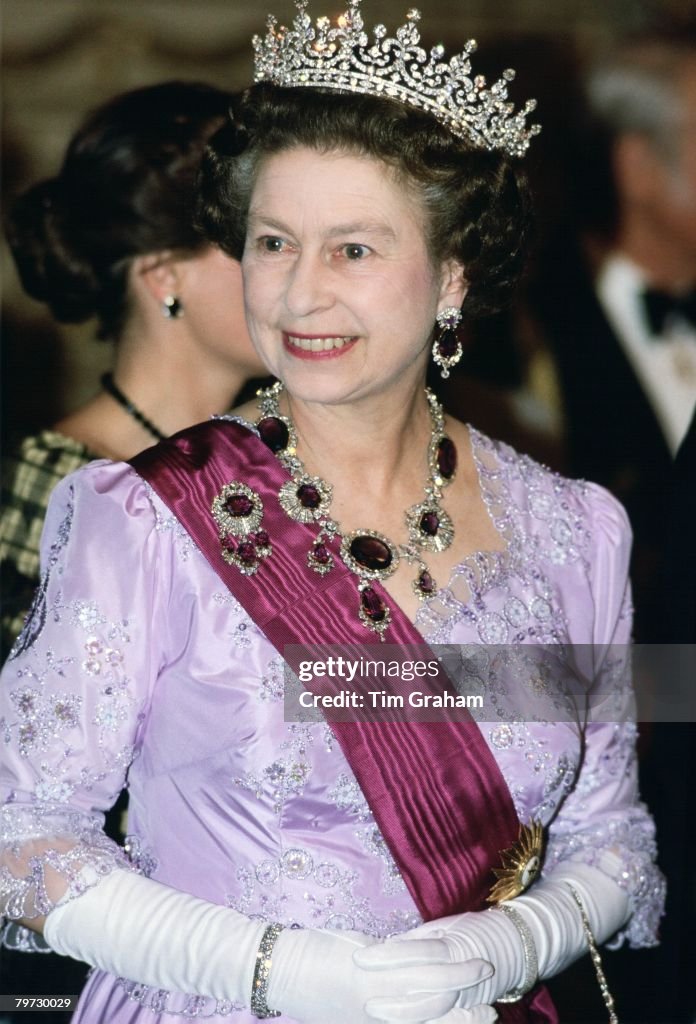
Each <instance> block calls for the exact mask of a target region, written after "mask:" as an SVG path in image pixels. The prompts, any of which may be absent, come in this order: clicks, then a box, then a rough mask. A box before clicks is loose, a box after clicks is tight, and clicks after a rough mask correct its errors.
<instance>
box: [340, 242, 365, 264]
mask: <svg viewBox="0 0 696 1024" xmlns="http://www.w3.org/2000/svg"><path fill="white" fill-rule="evenodd" d="M341 252H342V253H343V255H344V256H345V258H346V259H347V260H362V259H365V257H366V256H368V255H369V253H370V250H369V249H368V247H367V246H366V245H360V244H359V243H358V242H348V243H347V245H344V246H342V247H341Z"/></svg>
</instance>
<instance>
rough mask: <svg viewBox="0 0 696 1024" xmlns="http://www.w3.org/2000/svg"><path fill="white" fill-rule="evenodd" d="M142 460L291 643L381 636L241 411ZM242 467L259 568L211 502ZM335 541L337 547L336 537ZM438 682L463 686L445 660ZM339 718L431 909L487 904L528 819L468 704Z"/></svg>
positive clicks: (377, 814)
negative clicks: (320, 553) (247, 559)
mask: <svg viewBox="0 0 696 1024" xmlns="http://www.w3.org/2000/svg"><path fill="white" fill-rule="evenodd" d="M131 465H132V466H133V468H134V469H135V470H136V472H137V473H138V474H139V475H140V476H141V477H142V478H143V479H144V480H146V481H147V482H148V483H149V484H150V485H151V486H152V488H153V489H154V490H155V491H156V493H157V494H158V495H159V497H160V498H161V499H162V500H163V501H164V503H165V504H166V505H167V506H168V508H169V509H171V511H172V512H173V514H174V515H175V516H176V518H177V519H178V520H179V522H180V523H181V524H182V525H183V526H184V527H185V529H186V531H187V532H188V533H189V535H190V536H191V537H192V539H193V540H194V542H195V543H196V545H197V547H198V548H199V549H200V551H201V552H202V554H203V555H204V556H205V557H206V559H207V560H208V562H209V563H210V565H211V567H212V568H213V570H214V571H215V573H216V574H217V575H218V576H219V577H220V579H221V580H222V581H223V582H224V583H225V584H226V586H227V587H228V588H229V590H230V592H231V593H232V594H233V595H234V596H235V598H236V599H237V600H238V601H239V603H240V604H241V605H242V607H243V608H244V609H245V611H246V612H247V613H248V614H249V616H250V617H251V618H252V619H253V620H254V622H255V623H256V624H257V625H258V627H259V629H261V631H262V632H263V633H264V634H265V636H266V637H267V638H268V639H269V641H270V642H271V643H272V644H273V646H274V647H275V648H276V649H277V650H278V652H279V653H280V654H281V655H283V656H284V649H285V647H286V645H291V644H303V645H307V644H330V645H335V644H345V643H348V644H360V645H366V644H375V643H379V640H378V638H377V637H376V636H375V634H374V633H371V632H370V631H368V630H367V629H366V628H365V626H363V624H362V623H361V622H360V620H359V619H358V616H357V608H358V600H359V598H358V595H357V588H356V581H355V577H354V576H353V575H352V573H351V572H350V571H349V570H348V569H347V568H346V567H345V566H344V564H343V562H342V561H341V559H340V558H336V559H335V565H334V568H333V569H332V571H331V572H330V573H328V574H327V575H326V576H323V577H319V576H318V575H317V574H316V573H315V572H313V571H312V570H311V569H310V568H309V566H308V565H307V552H308V550H309V548H310V546H311V543H312V541H313V539H314V537H315V536H316V527H313V526H307V525H304V524H301V523H297V522H295V521H293V520H291V519H290V518H289V517H288V516H287V515H286V514H285V512H284V511H283V510H282V508H281V507H280V504H279V502H278V491H279V489H280V487H281V486H282V484H284V483H285V482H286V481H287V480H288V479H289V476H288V474H287V472H286V471H285V469H284V468H283V467H282V466H281V464H280V463H279V462H278V460H277V459H276V458H275V456H273V455H272V454H271V452H270V451H269V450H268V448H267V447H266V446H265V445H264V443H263V442H262V441H261V440H260V438H259V437H258V436H257V435H256V434H255V433H254V432H252V431H250V430H249V429H248V428H247V427H245V426H244V425H243V424H242V423H240V422H237V421H234V420H211V421H209V422H206V423H201V424H199V425H198V426H196V427H191V428H189V429H187V430H185V431H182V432H181V433H179V434H176V435H174V437H172V438H170V439H169V440H167V441H164V442H162V443H161V444H159V445H156V446H155V447H153V448H148V449H146V450H145V451H144V452H141V453H140V454H139V455H137V456H136V457H135V458H134V459H132V460H131ZM233 480H236V481H239V482H242V483H244V484H245V485H246V486H247V487H250V488H252V489H253V490H254V491H256V493H257V494H258V495H259V497H260V498H261V501H262V502H263V507H264V518H263V523H262V527H261V528H262V529H264V530H266V531H267V533H268V534H269V536H270V538H271V543H272V546H273V552H272V554H271V556H270V557H268V558H266V559H264V560H262V562H261V565H260V567H259V570H258V572H257V573H256V574H255V575H251V576H244V575H242V573H241V572H240V571H239V569H238V568H237V567H236V566H232V565H229V564H228V563H227V562H226V561H225V560H224V559H223V557H222V554H221V544H220V537H219V532H218V527H217V524H216V523H215V521H214V519H213V516H212V514H211V511H210V509H211V505H212V501H213V499H214V498H215V497H216V496H217V495H218V494H219V492H220V491H221V489H222V488H223V487H224V486H225V485H226V484H228V483H231V482H232V481H233ZM333 550H334V553H337V550H338V547H337V545H335V546H334V549H333ZM371 586H372V587H373V588H374V589H375V590H376V591H377V592H378V593H379V594H380V596H381V597H382V598H383V599H384V600H386V601H388V603H389V605H390V607H391V614H392V621H391V624H390V626H389V628H388V630H387V634H386V638H385V639H386V641H387V643H391V644H399V645H404V644H410V645H413V644H415V645H423V644H424V641H423V638H422V637H421V635H420V634H419V633H418V631H417V630H416V628H415V627H414V626H413V625H412V623H411V622H410V621H409V620H408V619H407V617H406V616H405V615H404V614H403V612H402V611H401V610H400V609H399V608H398V606H396V605H395V603H394V601H393V599H392V598H391V597H388V595H387V594H386V593H385V592H384V591H383V589H382V588H381V587H380V586H379V584H378V583H376V582H375V583H372V584H371ZM431 683H432V685H433V686H434V687H435V688H437V689H438V690H439V691H440V692H441V691H442V690H448V691H449V692H452V686H451V683H450V681H449V679H448V678H447V677H446V676H445V675H444V672H441V673H440V677H439V678H436V679H434V680H431ZM460 715H461V718H460V717H459V716H460ZM330 725H331V729H332V730H333V732H334V735H335V736H336V739H337V741H338V743H339V745H340V747H341V749H342V751H343V753H344V755H345V757H346V759H347V761H348V763H349V764H350V766H351V769H352V771H353V773H354V775H355V777H356V779H357V781H358V783H359V785H360V787H361V789H362V791H363V793H364V795H365V798H366V800H367V802H368V804H369V806H370V809H371V810H372V813H373V815H374V818H375V821H376V822H377V825H378V826H379V829H380V831H381V833H382V835H383V837H384V840H385V842H386V843H387V845H388V847H389V849H390V851H391V853H392V856H393V857H394V860H395V862H396V864H397V865H398V867H399V870H400V871H401V874H402V876H403V878H404V881H405V883H406V885H407V887H408V890H409V892H410V893H411V896H412V898H413V900H414V902H415V904H416V906H417V907H418V910H419V912H420V913H421V915H422V917H423V918H424V920H426V921H428V920H434V919H436V918H440V917H447V916H449V915H450V914H456V913H462V912H464V911H467V910H482V909H484V908H485V907H486V905H487V904H486V897H487V896H488V894H489V892H490V888H491V886H492V884H493V883H494V881H495V878H494V875H493V873H492V869H493V868H494V867H500V865H501V861H500V852H501V850H503V849H505V848H507V847H509V846H511V845H512V844H513V843H514V842H515V840H516V839H517V835H518V830H519V820H518V818H517V814H516V813H515V809H514V806H513V803H512V799H511V797H510V792H509V790H508V787H507V785H506V783H505V781H504V779H503V777H502V775H501V773H500V770H499V768H498V765H497V764H496V761H495V759H494V757H493V755H492V753H491V752H490V750H489V748H488V746H487V744H486V742H485V740H484V739H483V736H482V735H481V732H480V730H479V728H478V726H477V725H476V723H475V722H474V721H473V719H472V718H471V716H470V715H468V713H466V712H464V711H463V709H458V718H457V720H451V721H450V720H444V719H443V720H441V721H437V722H417V723H415V722H399V721H389V722H356V721H351V722H345V721H335V722H334V721H332V722H330ZM499 1014H500V1020H502V1021H504V1022H506V1024H557V1021H558V1018H557V1016H556V1012H555V1010H554V1008H553V1004H552V1003H551V1000H550V997H549V996H548V993H547V992H546V990H545V989H543V988H538V989H537V990H535V992H534V993H533V994H530V996H528V997H526V998H525V999H524V1000H522V1001H521V1002H519V1003H510V1004H504V1005H501V1006H500V1007H499Z"/></svg>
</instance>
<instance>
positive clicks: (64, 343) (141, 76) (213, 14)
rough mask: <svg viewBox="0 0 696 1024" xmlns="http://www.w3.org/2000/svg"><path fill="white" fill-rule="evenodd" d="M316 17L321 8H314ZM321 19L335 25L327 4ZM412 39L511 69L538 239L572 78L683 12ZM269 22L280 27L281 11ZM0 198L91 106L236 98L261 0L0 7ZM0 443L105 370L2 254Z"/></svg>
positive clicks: (81, 396) (565, 3)
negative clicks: (206, 93)
mask: <svg viewBox="0 0 696 1024" xmlns="http://www.w3.org/2000/svg"><path fill="white" fill-rule="evenodd" d="M311 6H312V10H313V11H314V9H315V8H316V12H315V13H327V11H326V5H322V4H319V3H317V4H313V5H311ZM332 6H334V7H335V8H336V11H337V12H338V11H339V10H340V9H341V8H340V4H338V3H334V4H333V5H332ZM406 6H407V5H405V3H403V2H401V0H399V2H398V3H397V2H396V0H366V3H365V16H366V21H367V22H368V24H371V23H374V22H376V21H380V20H383V21H384V22H385V23H386V24H387V25H388V26H389V27H390V29H391V28H393V27H394V26H396V25H398V24H401V23H402V21H403V19H404V13H405V8H406ZM422 6H423V8H424V9H425V18H424V22H425V25H424V30H423V40H424V42H425V44H426V45H432V44H433V43H435V42H440V41H443V42H445V43H448V44H451V45H457V44H461V43H462V42H463V41H464V40H465V39H466V38H468V37H469V36H475V37H476V38H477V39H478V40H479V42H480V44H481V50H482V53H481V57H480V59H479V60H478V61H477V71H479V70H483V71H488V72H489V73H493V74H496V76H497V74H498V73H499V72H500V70H502V68H503V67H506V66H507V65H508V64H509V65H512V66H513V67H516V68H517V69H518V74H519V81H520V86H519V89H515V90H514V96H515V99H516V100H518V101H521V100H524V99H526V98H527V97H528V96H536V97H538V99H539V102H540V115H539V119H540V121H541V122H542V123H543V125H544V132H543V134H542V136H541V139H540V143H539V144H538V145H535V147H534V148H535V152H534V154H533V156H532V158H531V160H532V165H531V170H532V174H533V176H534V177H535V179H536V185H537V191H538V193H539V210H540V214H541V223H542V230H543V229H544V225H548V224H549V223H550V222H552V221H553V219H554V217H555V216H556V214H557V212H558V210H559V208H560V207H562V204H563V187H562V173H561V169H562V166H563V149H564V130H565V127H566V125H567V123H568V118H567V109H568V105H569V104H570V103H572V96H573V89H574V81H575V69H576V67H577V66H578V63H580V62H582V60H584V59H585V58H586V57H587V56H588V55H591V54H592V53H593V52H594V51H596V50H597V49H598V48H599V47H601V46H602V45H604V43H605V42H607V41H608V40H610V39H612V38H613V37H615V36H617V35H621V34H623V33H625V32H626V31H628V30H630V29H633V28H637V27H640V26H642V25H644V24H646V23H649V22H650V21H651V20H655V19H656V18H660V17H662V16H665V15H670V14H675V13H676V14H677V15H678V14H681V13H683V12H684V9H685V8H686V7H688V6H691V7H692V8H693V9H696V3H693V2H692V0H662V2H657V3H656V2H655V0H424V2H423V5H422ZM273 8H274V12H275V13H277V15H278V16H279V18H280V19H281V20H285V21H287V20H288V19H289V18H291V17H292V14H293V10H294V9H293V7H292V4H291V3H290V2H289V0H278V3H277V4H275V3H274V5H273ZM0 10H1V17H2V38H3V43H2V46H3V60H2V86H3V96H4V102H3V147H2V152H3V165H4V170H3V198H4V201H5V202H7V201H8V199H9V198H10V197H11V196H12V195H13V194H15V193H17V192H18V191H21V190H22V189H23V188H24V187H25V186H27V185H28V184H30V183H33V182H34V181H36V180H37V179H39V178H41V177H44V176H48V175H50V174H52V173H54V172H55V171H56V170H57V168H58V166H59V163H60V160H61V156H62V153H63V151H64V149H65V146H66V143H67V141H68V139H69V137H70V135H71V133H72V132H73V131H74V129H75V128H76V127H77V125H78V124H79V123H80V121H81V119H82V118H83V117H84V115H85V114H86V112H87V111H88V110H90V109H91V108H92V107H93V106H95V105H97V104H99V103H101V102H102V101H104V100H105V99H107V98H108V97H110V96H112V95H113V94H115V93H116V92H119V91H122V90H126V89H130V88H133V87H136V86H139V85H144V84H147V83H151V82H155V81H159V80H165V79H169V78H184V79H203V80H207V81H209V82H212V83H214V84H219V85H225V86H233V87H235V86H237V87H241V86H243V85H244V84H245V83H247V82H249V80H250V75H251V58H250V45H249V39H250V36H251V35H252V33H253V32H254V31H260V30H261V29H262V28H263V22H264V18H265V13H266V4H265V3H264V2H261V0H255V2H254V3H245V2H243V0H167V2H164V0H2V4H1V7H0ZM1 259H2V279H3V290H4V299H3V337H4V341H3V346H2V369H3V381H4V402H3V408H2V428H3V436H4V438H5V440H7V438H8V436H9V435H10V434H15V433H17V434H19V435H22V434H26V433H30V432H33V431H35V430H36V429H38V428H40V427H43V426H48V425H50V424H51V423H52V422H54V421H55V420H56V419H57V418H58V417H60V416H61V415H63V414H64V413H66V412H68V411H70V410H71V409H72V408H74V407H75V406H77V405H79V404H80V403H82V402H84V401H85V400H86V399H87V398H89V397H90V396H91V395H92V394H93V393H94V392H95V391H96V389H97V387H98V384H97V382H98V378H99V375H100V373H101V372H102V371H103V370H104V369H105V368H106V367H107V366H108V365H109V363H110V352H109V348H108V346H107V345H105V344H104V343H100V342H97V341H95V340H94V339H93V333H94V329H93V325H92V324H85V325H81V326H79V327H77V328H75V327H62V326H60V327H58V326H56V325H54V324H53V323H52V322H51V319H50V317H49V315H48V314H47V312H46V311H45V310H44V308H43V306H42V305H41V304H39V303H37V302H34V301H32V300H31V299H29V298H27V297H26V296H24V295H23V293H22V290H21V287H20V285H19V282H18V280H17V278H16V275H15V272H14V267H13V266H12V261H11V259H10V258H9V257H8V253H7V249H6V247H5V245H4V243H3V246H2V254H1Z"/></svg>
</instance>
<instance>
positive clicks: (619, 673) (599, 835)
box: [545, 487, 665, 947]
mask: <svg viewBox="0 0 696 1024" xmlns="http://www.w3.org/2000/svg"><path fill="white" fill-rule="evenodd" d="M591 491H592V492H593V493H594V494H595V499H596V508H595V522H594V541H595V544H594V554H593V560H592V564H591V566H590V583H591V587H592V595H593V598H594V602H595V635H594V646H593V649H592V656H593V657H594V659H595V663H596V670H597V669H598V671H599V677H600V678H601V679H603V685H602V688H603V691H604V695H605V696H604V700H602V701H601V702H600V705H599V707H598V708H595V711H594V714H593V715H591V716H590V719H591V720H590V721H589V723H588V724H587V725H586V727H585V736H584V758H583V763H582V767H581V770H580V772H579V775H578V777H577V779H576V782H575V786H574V787H573V789H572V791H571V793H570V794H569V796H568V798H567V799H566V800H565V802H564V804H563V806H562V809H561V813H560V814H559V816H558V818H557V819H556V821H555V822H554V823H553V824H552V825H551V828H550V830H549V848H548V851H547V856H546V865H545V867H546V870H547V871H548V870H549V869H551V868H553V867H554V866H555V865H556V864H558V863H559V862H560V861H562V860H579V861H583V862H584V863H588V864H591V865H593V866H596V867H599V868H601V869H602V870H604V871H608V868H607V864H608V862H611V864H612V869H611V870H610V871H609V873H610V874H611V876H612V877H613V878H614V880H615V881H616V882H617V884H618V885H620V886H621V888H623V889H624V890H625V892H626V893H627V895H628V897H629V899H630V903H631V910H632V915H631V918H630V919H629V921H628V923H627V925H626V928H625V930H624V931H623V932H622V933H621V934H620V935H619V936H618V937H617V938H616V939H615V941H614V943H613V945H620V944H621V942H623V940H624V939H626V938H627V939H628V941H629V943H630V945H631V946H634V947H641V946H654V945H656V943H657V928H658V924H659V920H660V917H661V915H662V913H663V910H664V899H665V882H664V879H663V877H662V874H661V872H660V870H659V869H658V867H657V865H656V864H655V863H654V860H655V855H656V843H655V828H654V823H653V820H652V818H651V816H650V814H649V812H648V810H647V808H646V807H645V805H644V804H643V803H641V802H640V800H639V795H638V771H637V758H636V735H637V728H636V723H635V701H634V695H633V687H632V682H631V651H630V643H631V622H632V609H631V597H630V586H629V583H628V560H629V553H630V530H629V527H628V523H627V520H626V517H625V514H624V512H623V509H622V508H621V506H620V505H618V503H617V502H616V501H614V499H613V498H611V497H610V496H609V495H608V494H607V493H606V492H605V491H603V490H602V489H601V488H595V487H592V488H591ZM607 684H608V685H607ZM607 851H611V853H612V854H613V856H612V857H611V858H607V857H606V856H605V854H606V853H607Z"/></svg>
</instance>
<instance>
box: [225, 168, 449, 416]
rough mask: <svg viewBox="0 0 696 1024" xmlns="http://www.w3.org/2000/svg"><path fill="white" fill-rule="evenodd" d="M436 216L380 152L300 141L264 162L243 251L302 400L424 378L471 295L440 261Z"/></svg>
mask: <svg viewBox="0 0 696 1024" xmlns="http://www.w3.org/2000/svg"><path fill="white" fill-rule="evenodd" d="M424 216H425V215H424V212H423V209H422V206H421V203H420V201H419V200H418V199H417V198H416V197H415V196H414V195H413V194H412V193H411V192H410V191H409V190H408V189H407V188H406V187H405V186H403V185H399V184H397V183H396V181H395V180H394V178H393V177H392V176H391V174H390V171H389V169H388V168H387V167H386V166H385V165H384V164H383V163H381V162H380V161H378V160H374V159H372V158H369V157H361V156H352V155H344V154H339V153H328V154H322V153H318V152H316V151H315V150H312V149H307V148H297V149H293V150H289V151H286V152H282V153H279V154H277V155H274V156H272V157H269V158H268V159H266V160H265V161H264V162H263V163H262V164H261V167H260V169H259V173H258V176H257V180H256V182H255V186H254V190H253V193H252V197H251V203H250V209H249V225H248V231H247V238H246V244H245V249H244V256H243V258H242V271H243V276H244V297H245V305H246V311H247V320H248V324H249V330H250V333H251V338H252V341H253V342H254V345H255V346H256V348H257V350H258V352H259V355H260V356H261V358H262V359H263V361H264V362H265V363H266V365H267V366H268V367H269V368H270V370H271V372H272V373H273V374H275V375H276V376H277V377H279V378H280V379H281V380H282V381H283V382H284V383H285V385H286V387H287V388H288V391H289V392H290V393H291V394H293V395H294V396H295V397H296V398H300V399H304V400H306V401H318V402H326V403H340V402H345V401H352V400H357V399H359V398H363V397H365V396H367V395H368V394H370V393H379V392H383V391H385V390H386V389H388V388H389V387H390V386H394V385H397V384H398V382H408V383H409V384H412V383H413V382H414V381H418V380H420V379H422V377H423V375H424V372H425V366H426V363H427V357H428V351H429V343H430V338H431V334H432V329H433V324H434V319H435V315H436V313H437V312H438V310H439V309H441V308H443V307H444V306H446V305H458V304H459V302H461V299H462V297H463V294H464V285H463V280H462V278H461V273H460V272H459V273H457V272H456V271H458V269H459V268H455V273H453V274H450V272H449V268H448V267H442V268H434V267H433V265H432V262H431V260H430V257H429V255H428V251H427V247H426V240H425V232H424ZM453 278H456V281H455V282H454V283H452V279H453Z"/></svg>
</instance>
